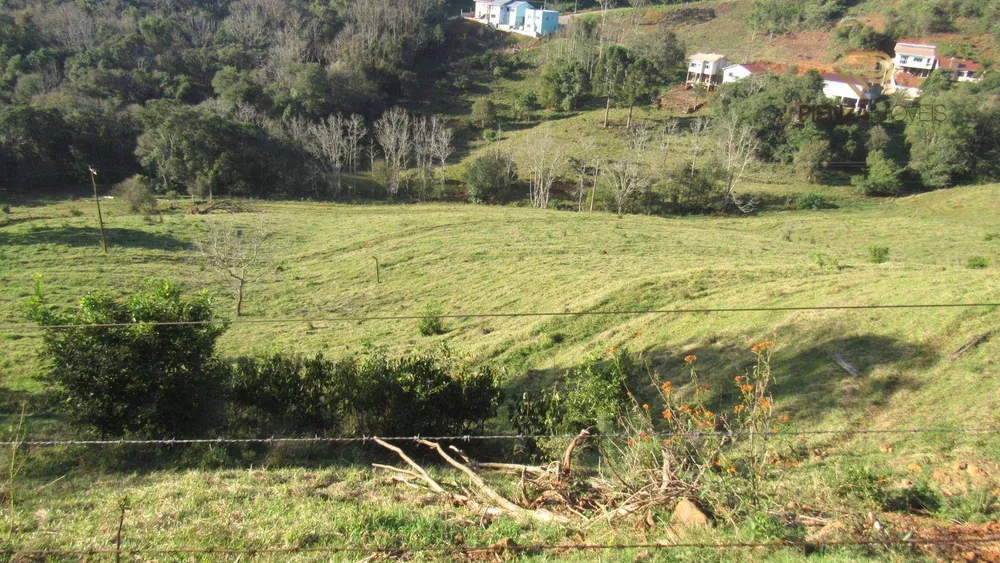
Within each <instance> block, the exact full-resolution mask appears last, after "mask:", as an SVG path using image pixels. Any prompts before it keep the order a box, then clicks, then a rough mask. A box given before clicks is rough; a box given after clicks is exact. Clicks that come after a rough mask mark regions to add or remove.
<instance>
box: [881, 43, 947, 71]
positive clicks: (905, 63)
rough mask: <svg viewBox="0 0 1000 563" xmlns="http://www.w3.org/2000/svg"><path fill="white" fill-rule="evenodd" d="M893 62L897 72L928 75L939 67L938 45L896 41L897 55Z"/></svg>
mask: <svg viewBox="0 0 1000 563" xmlns="http://www.w3.org/2000/svg"><path fill="white" fill-rule="evenodd" d="M892 62H893V65H895V67H896V72H906V73H909V74H912V75H914V76H927V75H928V74H930V73H931V71H933V70H934V69H935V68H937V62H938V58H937V47H935V46H934V45H922V44H920V43H896V56H895V57H893V59H892Z"/></svg>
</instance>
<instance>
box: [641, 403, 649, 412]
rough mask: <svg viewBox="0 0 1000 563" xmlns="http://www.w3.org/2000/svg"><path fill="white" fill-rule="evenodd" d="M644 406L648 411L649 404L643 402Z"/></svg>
mask: <svg viewBox="0 0 1000 563" xmlns="http://www.w3.org/2000/svg"><path fill="white" fill-rule="evenodd" d="M642 408H644V409H646V410H647V411H648V410H649V405H647V404H645V403H643V404H642Z"/></svg>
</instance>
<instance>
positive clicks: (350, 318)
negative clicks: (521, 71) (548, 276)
mask: <svg viewBox="0 0 1000 563" xmlns="http://www.w3.org/2000/svg"><path fill="white" fill-rule="evenodd" d="M976 307H994V308H995V307H1000V303H913V304H901V305H828V306H779V307H719V308H686V309H634V310H600V311H545V312H525V313H447V314H442V315H426V314H425V315H373V316H365V315H342V316H335V317H286V318H263V319H245V318H237V319H213V320H207V321H169V322H134V323H93V324H88V323H69V324H55V325H46V326H43V325H29V324H10V325H0V330H2V331H13V330H64V329H75V328H127V327H145V326H154V327H155V326H167V327H169V326H210V325H221V324H231V325H239V324H244V325H260V324H292V323H342V322H366V321H418V320H423V319H433V318H438V319H498V318H524V317H591V316H619V315H621V316H626V315H687V314H711V313H779V312H796V311H877V310H896V309H960V308H976Z"/></svg>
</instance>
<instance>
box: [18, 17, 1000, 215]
mask: <svg viewBox="0 0 1000 563" xmlns="http://www.w3.org/2000/svg"><path fill="white" fill-rule="evenodd" d="M673 3H682V2H669V1H668V2H650V1H648V0H633V1H631V2H628V3H627V4H628V5H632V6H635V7H644V6H650V5H652V4H673ZM465 4H467V3H461V2H453V1H446V0H398V1H397V0H359V1H349V0H331V1H329V2H315V3H307V2H301V1H298V0H293V1H292V2H279V1H277V0H235V1H228V0H217V1H212V2H197V3H196V2H191V1H189V0H181V1H171V2H162V1H149V2H146V1H144V0H97V1H93V2H86V3H85V2H58V3H38V2H29V1H25V0H4V1H3V2H2V4H0V9H2V12H0V69H2V70H0V72H2V74H0V182H2V184H3V185H4V186H7V187H17V188H21V189H37V188H39V187H59V186H62V185H67V184H80V183H82V182H86V181H88V180H89V172H88V170H89V167H90V166H94V167H95V168H96V169H97V170H99V172H100V179H99V181H100V182H101V183H102V184H103V185H114V184H118V183H119V182H123V181H126V180H128V181H127V182H125V183H124V184H123V186H125V189H126V191H128V189H133V191H139V192H142V191H155V192H157V193H159V194H161V195H172V194H178V195H180V194H190V195H192V196H195V197H206V196H207V197H211V196H212V195H215V194H221V195H233V196H267V197H316V198H336V197H343V196H344V195H345V194H347V192H349V191H350V190H351V189H353V183H351V184H350V185H347V184H345V182H344V177H345V175H348V174H350V175H353V174H355V173H357V172H359V171H362V170H364V171H371V173H372V174H371V178H372V180H373V181H374V183H375V184H376V185H378V186H379V187H380V189H381V190H382V192H381V193H382V194H384V195H387V196H389V197H392V198H398V197H399V196H400V195H404V196H406V197H408V198H413V197H416V198H423V197H425V196H426V195H427V194H428V193H429V191H430V190H431V189H432V188H433V186H435V185H438V184H440V185H441V186H442V187H443V185H444V182H445V174H444V168H445V165H446V163H447V161H448V158H449V157H450V156H451V155H452V154H454V153H455V151H456V145H458V144H459V143H457V142H453V139H454V138H457V137H458V136H462V137H463V139H465V140H466V141H467V140H468V139H469V138H476V137H478V136H480V135H482V137H483V138H487V139H489V138H495V137H497V136H498V133H497V129H498V128H501V127H503V125H501V122H502V121H503V120H507V121H508V122H509V123H511V124H513V125H515V126H521V125H523V124H524V123H525V121H529V122H530V121H532V119H533V118H528V117H526V116H529V115H531V114H533V112H534V110H537V109H541V108H547V109H548V110H550V111H551V112H556V113H558V112H563V113H565V112H574V111H578V110H581V109H587V108H590V109H593V108H594V107H602V108H608V109H610V108H611V107H620V108H626V107H627V108H629V117H628V123H627V124H626V127H625V129H626V132H627V134H626V137H627V138H626V140H625V142H626V144H629V143H635V142H639V143H640V145H642V146H643V147H644V146H646V145H647V144H649V142H648V141H649V139H648V138H646V140H645V141H643V138H644V137H643V136H644V135H645V136H647V137H649V138H652V137H654V136H659V137H665V136H669V135H673V134H677V133H684V134H685V135H687V134H688V133H690V134H691V135H692V138H694V139H695V140H694V145H693V148H692V150H693V151H694V153H695V154H694V155H693V156H692V159H691V167H690V168H691V169H690V171H689V173H688V174H683V173H681V171H679V170H659V171H654V172H650V171H644V170H643V169H644V168H645V167H643V166H636V165H635V163H632V164H629V163H622V162H618V163H611V162H609V163H607V164H608V166H604V167H596V166H593V165H588V164H587V163H585V162H582V160H583V157H582V156H581V155H578V154H567V155H561V156H563V157H567V158H565V159H563V160H565V162H560V163H559V166H555V165H553V166H551V167H549V168H548V170H547V171H544V173H540V172H541V171H539V170H532V171H531V172H532V174H531V176H532V178H534V179H535V180H531V181H530V182H524V183H525V184H531V185H528V186H523V187H524V188H527V189H526V190H525V191H526V192H528V194H529V196H530V197H529V199H530V200H531V202H532V203H533V204H536V205H541V206H545V205H547V204H548V198H549V190H550V188H551V187H552V185H553V183H554V181H555V180H556V179H557V178H560V177H564V176H565V177H566V178H565V179H566V180H567V182H568V183H574V184H579V186H581V187H582V186H584V184H586V183H587V182H588V181H591V182H592V183H594V184H595V185H596V183H597V182H598V178H597V174H596V173H595V174H593V177H592V178H590V180H587V178H586V177H587V176H589V175H591V174H590V173H591V172H595V171H596V170H598V169H601V170H603V171H604V172H605V173H604V174H603V177H602V178H601V182H603V183H605V184H608V186H609V188H610V189H609V190H606V192H607V193H608V194H613V195H614V196H615V197H614V198H611V199H612V200H613V201H609V202H607V203H606V205H605V207H606V208H612V209H617V211H619V212H621V211H623V210H629V209H636V206H637V205H639V204H640V203H641V205H640V207H641V209H642V210H643V211H645V212H671V211H680V210H706V209H709V208H711V209H713V210H717V209H718V207H719V206H718V205H717V204H718V202H720V201H721V202H724V203H725V202H730V200H731V199H733V198H732V197H730V196H732V195H733V189H734V184H735V182H737V181H738V178H739V176H740V175H741V174H742V170H743V169H744V168H745V167H746V162H744V163H742V164H740V166H736V165H737V164H738V162H736V161H739V160H740V158H737V157H740V156H741V155H744V154H748V156H751V157H753V160H754V161H755V162H771V163H779V164H792V165H796V166H797V167H799V168H800V169H801V170H802V172H803V173H804V176H805V178H806V179H807V180H808V181H810V182H814V181H821V180H823V179H826V180H829V181H830V182H833V183H849V182H853V183H854V184H855V185H856V186H857V188H858V189H859V190H860V191H861V192H862V193H864V194H866V195H895V194H899V193H901V192H903V191H905V190H906V189H912V188H938V187H946V186H951V185H955V184H960V183H968V182H976V181H988V180H996V179H998V178H1000V169H998V167H997V166H996V165H995V164H994V163H995V162H996V161H997V159H998V157H1000V149H997V148H996V147H998V146H1000V110H998V109H997V108H998V107H1000V104H998V103H997V102H998V101H1000V97H998V96H1000V80H998V79H997V78H996V77H995V76H994V75H993V74H992V73H987V76H986V78H985V79H984V80H983V81H982V82H980V83H975V84H952V83H951V82H950V81H949V80H948V79H947V77H945V76H943V75H941V76H932V77H931V78H930V79H929V80H928V82H927V84H926V85H925V87H924V90H925V94H926V95H925V96H924V98H923V99H922V101H920V102H919V103H917V102H913V101H909V100H904V99H902V98H895V99H886V100H884V101H883V102H882V106H881V108H882V110H881V111H882V113H881V114H879V113H878V112H876V113H875V114H874V115H876V116H879V115H881V117H878V118H877V119H874V120H872V119H869V120H865V121H863V122H860V123H830V122H821V121H820V120H816V119H802V117H801V116H799V115H797V108H799V107H802V106H803V105H815V104H821V103H823V99H822V95H821V92H822V83H821V81H820V80H819V77H818V76H817V75H815V74H813V75H807V76H805V77H795V76H792V75H788V76H778V75H768V76H764V77H762V78H760V79H755V80H753V81H749V82H747V83H745V84H737V85H731V86H728V85H727V87H725V88H722V89H721V90H720V91H719V92H718V93H715V94H713V96H714V97H713V98H712V99H713V102H712V103H711V104H710V113H711V119H710V121H711V122H713V123H714V124H715V126H714V127H710V126H708V124H707V123H705V124H694V125H693V126H694V127H695V128H694V129H691V130H690V131H688V129H689V127H688V125H687V124H685V126H684V127H682V128H681V130H678V129H677V127H676V120H674V121H672V122H667V123H655V124H653V125H655V127H651V124H649V123H642V124H640V125H641V127H640V132H639V133H638V138H637V137H636V135H635V134H632V133H631V132H632V129H633V128H632V108H634V107H641V106H648V105H649V104H650V103H651V102H653V101H654V100H656V99H657V98H658V96H659V94H660V93H661V92H663V91H664V89H665V88H667V87H669V86H670V85H672V84H676V83H677V82H678V81H680V80H682V78H683V64H682V63H683V60H684V54H685V46H684V45H682V44H681V43H680V42H679V41H678V40H677V38H676V37H675V36H674V34H673V33H672V32H671V31H669V30H663V31H662V33H660V32H658V33H653V34H645V35H643V36H642V38H641V39H640V40H639V41H625V40H624V39H623V38H624V37H625V35H626V33H625V31H626V30H627V29H628V27H629V26H633V27H634V26H635V25H636V23H635V21H634V18H631V19H629V18H624V17H621V16H619V17H617V19H615V18H610V19H608V20H607V21H605V20H603V19H601V18H598V17H585V18H577V19H574V20H573V22H572V23H571V24H570V25H568V26H567V27H566V28H565V29H564V30H562V31H561V32H560V33H559V36H558V38H557V42H556V43H555V45H556V46H555V47H553V48H550V49H548V50H546V55H545V57H544V61H542V60H534V59H533V60H532V61H531V62H530V63H529V62H526V59H525V57H523V56H521V55H522V54H523V53H518V52H516V51H517V50H516V49H498V48H495V47H498V46H502V45H504V43H503V40H498V39H497V38H496V37H491V34H490V32H489V31H488V30H486V29H485V28H481V29H478V30H477V33H478V35H477V36H476V37H472V38H470V37H469V33H470V32H469V31H468V29H469V28H467V27H466V28H462V27H461V26H457V25H456V22H454V21H450V20H451V19H453V18H454V16H455V15H456V14H457V12H458V10H459V9H461V8H463V7H467V6H466V5H465ZM618 4H621V5H626V3H625V2H614V1H611V0H609V1H607V2H594V1H581V2H561V3H553V7H556V8H561V9H564V10H567V11H573V10H583V9H590V8H606V7H613V6H616V5H618ZM850 7H851V6H850V5H849V3H846V2H843V1H841V0H822V1H821V0H815V1H813V0H810V1H809V2H799V3H796V2H786V1H783V0H754V2H753V3H752V4H751V5H750V6H749V14H750V17H749V19H748V21H747V22H746V25H747V27H748V29H750V30H753V31H754V32H755V33H756V32H766V33H769V34H780V33H786V32H795V31H798V30H802V29H808V28H827V29H833V28H834V27H835V28H836V32H835V36H836V38H837V41H839V42H840V43H841V44H842V45H843V46H844V48H855V49H876V48H880V46H884V45H886V44H891V42H892V40H894V39H898V38H899V37H903V36H905V35H906V34H918V33H925V32H937V31H949V30H954V29H955V26H956V25H957V23H956V22H958V21H959V20H961V21H962V22H964V23H963V25H965V26H966V28H967V27H968V25H969V22H972V23H971V25H972V28H973V29H972V31H976V30H978V31H982V32H988V31H991V30H992V29H993V27H994V26H992V25H991V23H990V22H992V21H995V19H996V15H997V2H990V3H981V2H968V1H962V0H910V1H909V2H908V3H906V5H905V6H902V7H899V6H897V7H894V8H892V9H889V10H888V11H886V12H885V13H884V15H885V18H886V26H885V29H884V30H882V31H876V30H875V29H873V28H872V27H870V26H868V25H867V24H862V23H859V22H857V21H847V20H843V18H844V17H845V15H846V13H847V11H848V10H849V9H850ZM963 29H965V28H963ZM691 47H692V49H694V47H695V46H691ZM957 54H959V55H960V54H961V53H957ZM526 66H535V67H536V68H535V69H534V70H533V72H537V73H538V74H539V75H540V76H541V80H540V85H539V86H538V87H537V89H535V90H533V91H532V90H529V89H525V90H524V91H523V92H521V93H519V94H518V95H517V96H516V98H515V99H513V100H510V101H509V103H508V104H506V105H505V106H504V110H503V112H502V113H503V115H500V114H499V113H500V112H498V108H497V105H498V104H495V103H494V102H493V100H491V99H490V97H489V96H488V95H487V96H481V95H480V96H479V97H478V99H477V100H476V102H475V103H474V104H473V105H472V108H471V118H470V120H469V122H468V123H467V124H468V125H469V128H468V129H469V131H453V128H454V126H455V125H454V124H452V123H448V122H447V121H446V120H444V119H441V118H438V117H435V116H434V115H432V114H433V113H434V112H433V111H429V110H428V106H431V105H433V104H434V103H436V104H437V105H438V107H447V108H448V109H447V110H445V113H448V114H449V115H454V114H455V113H461V114H464V113H465V111H466V110H465V109H464V107H463V108H462V109H459V110H458V111H457V112H456V111H455V106H460V105H462V104H464V103H465V102H464V99H465V98H466V94H469V93H470V92H471V91H473V90H475V88H474V87H470V86H471V85H470V83H469V82H470V80H469V76H471V75H473V74H474V73H476V72H478V73H480V74H481V75H483V76H485V77H486V80H489V79H492V77H505V76H509V75H510V74H511V72H512V69H523V67H526ZM480 93H481V92H480ZM429 99H432V100H433V103H428V100H429ZM505 101H506V100H505ZM921 105H922V106H923V107H924V108H925V109H926V110H930V109H934V110H935V111H934V112H932V113H933V114H934V115H935V116H937V117H936V118H935V121H933V122H931V121H928V120H926V119H920V118H919V117H920V116H922V115H926V114H927V113H928V112H926V111H925V112H921V111H920V106H921ZM904 106H905V107H908V108H910V109H907V110H905V111H904V112H902V113H900V112H896V111H894V108H899V107H904ZM400 107H402V108H404V109H396V108H400ZM938 110H940V111H938ZM606 115H607V114H606V113H605V120H604V121H605V123H604V125H605V127H606V126H607V117H606ZM425 116H426V117H425ZM914 116H917V118H915V117H914ZM535 117H538V116H537V115H536V116H535ZM460 125H466V123H463V124H460ZM479 129H482V130H483V131H479ZM469 133H472V135H470V134H469ZM702 134H704V136H710V137H711V139H710V140H711V142H719V143H722V146H723V149H724V150H722V151H721V153H720V152H719V151H714V150H707V149H706V146H707V145H706V144H705V143H707V142H708V141H705V142H704V143H703V142H701V141H698V140H697V138H696V137H697V136H698V135H702ZM727 134H728V137H729V140H730V141H733V140H734V139H737V138H739V137H742V140H743V142H740V143H736V145H735V146H734V145H733V143H732V142H730V143H729V145H728V147H726V137H727ZM750 137H752V139H751V138H750ZM994 140H997V141H994ZM750 141H752V142H750ZM662 144H663V145H664V146H669V145H670V142H669V141H664V142H663V143H662ZM536 152H537V151H536ZM640 152H641V151H640ZM713 154H715V155H718V154H728V155H729V156H730V157H731V158H729V159H728V160H729V162H728V164H727V165H726V166H719V165H718V163H714V164H703V165H699V166H695V164H696V163H697V162H698V161H699V159H702V160H703V159H704V157H710V156H711V155H713ZM507 157H509V155H507ZM569 157H572V158H569ZM505 158H506V157H505V155H503V154H500V153H491V154H489V155H487V156H486V157H483V158H481V159H480V160H479V161H478V162H473V163H472V165H470V166H469V167H466V168H470V169H469V170H468V171H467V173H466V174H465V177H463V180H464V183H465V184H466V187H467V188H468V189H467V195H468V197H469V199H471V200H474V201H498V200H502V199H503V198H502V197H498V194H501V193H502V192H504V191H505V190H506V189H507V187H509V186H508V185H509V184H512V183H514V182H516V181H517V180H518V178H517V175H516V170H515V169H514V167H513V166H512V165H513V163H512V162H509V163H505V162H504V161H505ZM484 159H485V160H484ZM507 160H510V159H509V158H507ZM574 162H575V164H574ZM837 163H847V164H849V165H850V166H851V168H850V169H848V170H846V173H845V170H838V169H837ZM520 164H521V165H522V168H523V169H524V171H527V166H525V163H520ZM612 164H613V165H612ZM859 164H860V165H861V167H860V168H859V167H858V165H859ZM615 166H617V167H618V168H619V169H617V170H616V169H615ZM699 167H703V168H704V170H697V169H696V168H699ZM734 168H738V169H739V170H734ZM720 169H721V170H722V172H721V176H720V172H719V171H720ZM700 172H704V174H702V173H700ZM737 172H739V174H737ZM643 174H646V175H650V174H655V176H656V177H655V178H654V177H649V178H643V177H641V176H642V175H643ZM575 176H581V179H580V180H579V181H577V179H576V178H575ZM852 176H853V178H852ZM477 178H478V179H477ZM538 178H541V180H538ZM536 180H538V182H536ZM536 183H539V184H540V185H538V186H536V185H535V184H536ZM657 186H659V188H657ZM581 189H582V188H581ZM657 189H659V191H660V192H670V193H659V194H658V193H657ZM539 190H540V191H539ZM401 191H403V192H404V193H403V194H401ZM536 192H538V193H536ZM542 192H544V193H542ZM720 193H721V194H722V195H721V196H720V195H719V194H720ZM620 194H624V195H623V196H622V197H618V196H619V195H620ZM678 194H680V195H678ZM625 196H627V197H625ZM664 199H670V200H672V201H674V204H673V205H670V206H664V205H661V203H657V202H661V200H664ZM682 199H684V200H688V201H689V202H692V203H690V204H680V203H678V202H679V201H680V200H682ZM709 200H711V201H713V202H716V204H714V205H707V204H706V203H705V202H707V201H709ZM642 202H645V203H642ZM542 204H544V205H542ZM724 207H728V203H725V205H724Z"/></svg>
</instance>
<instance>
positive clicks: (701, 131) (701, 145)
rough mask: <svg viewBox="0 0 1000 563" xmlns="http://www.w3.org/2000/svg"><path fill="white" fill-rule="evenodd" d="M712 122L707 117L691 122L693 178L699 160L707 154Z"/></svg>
mask: <svg viewBox="0 0 1000 563" xmlns="http://www.w3.org/2000/svg"><path fill="white" fill-rule="evenodd" d="M711 126H712V122H711V121H709V120H708V118H706V117H699V118H698V119H695V120H694V121H692V122H691V176H694V172H695V170H697V167H698V159H699V158H701V155H702V154H704V152H705V144H706V142H705V141H706V136H707V134H708V131H709V129H710V128H711Z"/></svg>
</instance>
